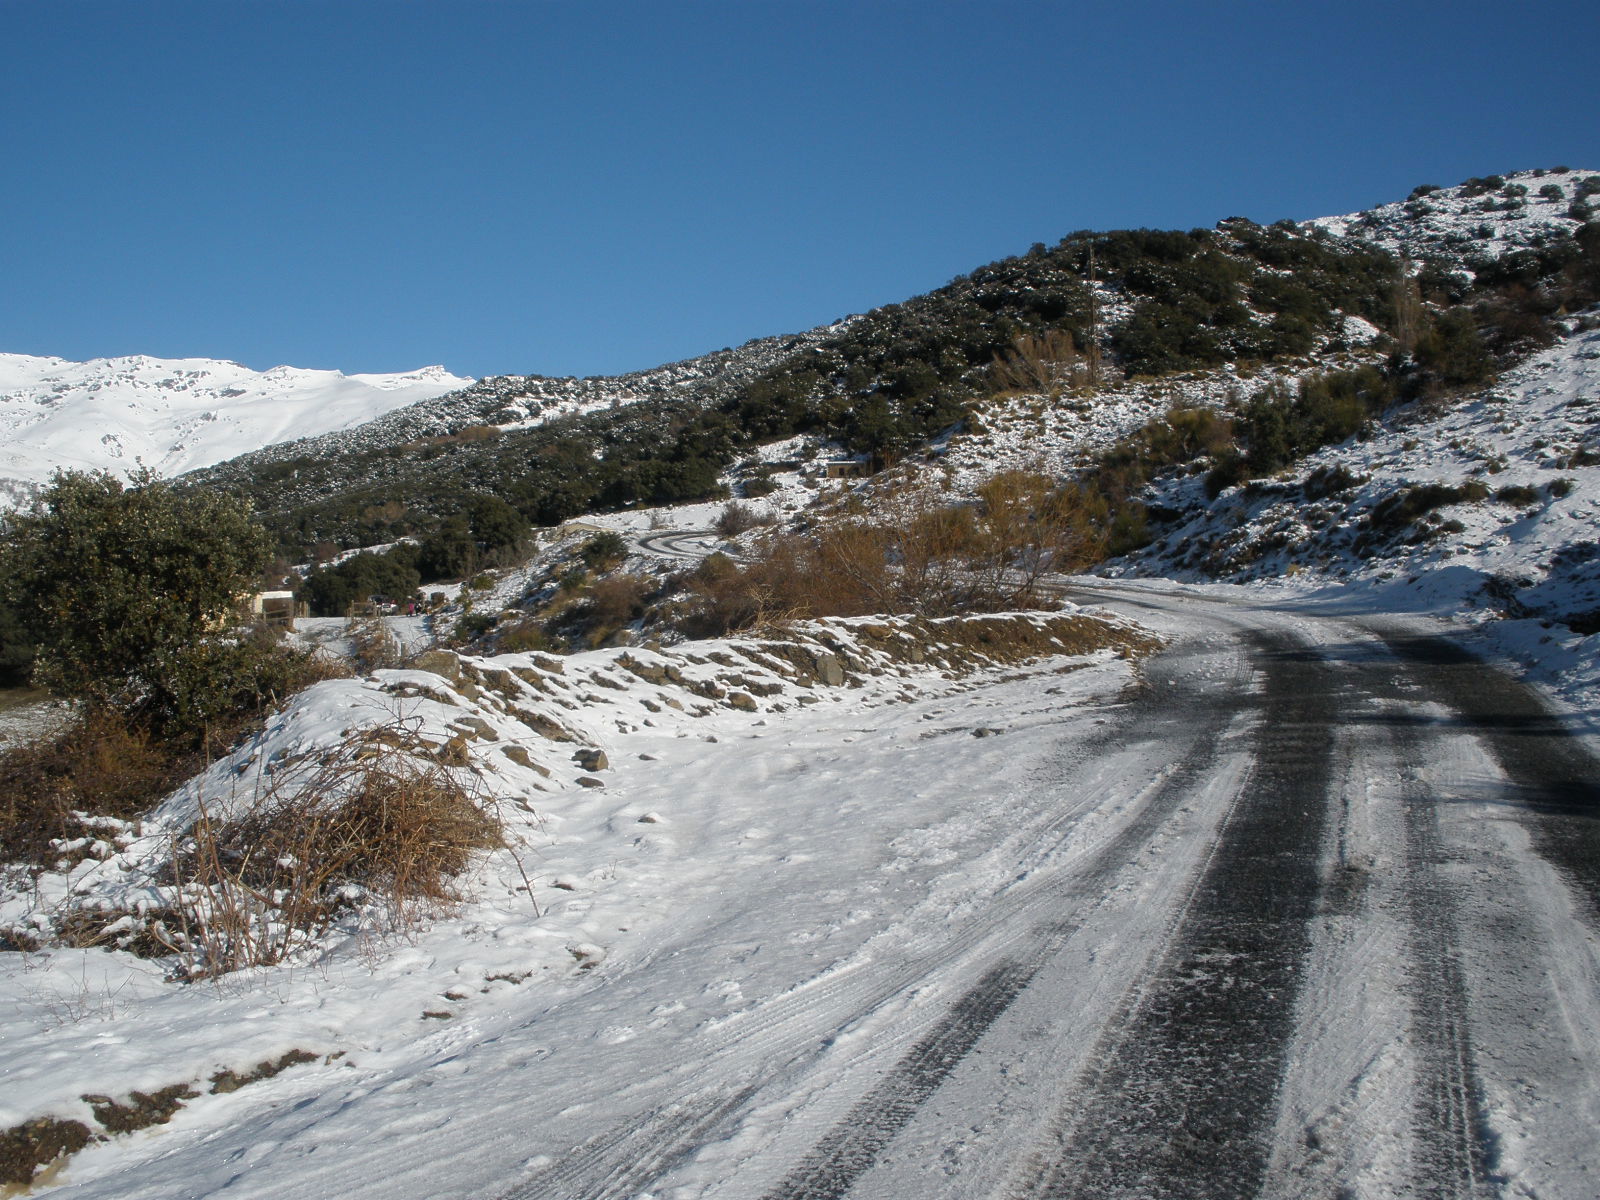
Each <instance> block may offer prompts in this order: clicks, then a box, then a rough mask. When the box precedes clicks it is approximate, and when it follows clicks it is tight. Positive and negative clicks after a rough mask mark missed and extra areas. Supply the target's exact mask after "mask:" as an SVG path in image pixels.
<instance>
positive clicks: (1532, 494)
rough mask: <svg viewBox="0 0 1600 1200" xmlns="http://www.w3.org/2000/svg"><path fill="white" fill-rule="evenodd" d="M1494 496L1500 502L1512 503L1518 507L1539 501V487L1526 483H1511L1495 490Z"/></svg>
mask: <svg viewBox="0 0 1600 1200" xmlns="http://www.w3.org/2000/svg"><path fill="white" fill-rule="evenodd" d="M1494 498H1495V499H1496V500H1498V501H1500V503H1501V504H1514V505H1517V506H1519V507H1521V506H1525V505H1529V504H1537V503H1538V502H1539V489H1538V488H1536V487H1529V486H1528V485H1526V484H1521V483H1511V484H1507V485H1506V486H1505V487H1503V488H1500V489H1499V490H1498V491H1496V492H1495V494H1494Z"/></svg>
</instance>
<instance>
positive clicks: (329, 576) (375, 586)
mask: <svg viewBox="0 0 1600 1200" xmlns="http://www.w3.org/2000/svg"><path fill="white" fill-rule="evenodd" d="M419 555H420V551H419V549H418V547H416V546H414V545H409V544H402V545H399V546H396V547H394V548H393V549H392V550H389V551H387V552H386V553H383V554H354V555H351V556H350V557H349V558H347V559H345V560H344V562H342V563H340V564H338V565H337V566H328V567H319V568H317V569H316V570H314V571H312V572H311V573H310V574H309V575H307V576H306V578H305V581H304V582H303V583H302V584H301V585H300V598H301V599H302V600H304V601H306V603H307V604H309V605H310V606H311V613H312V615H313V616H318V617H343V616H347V615H349V613H350V612H351V610H352V609H353V608H355V607H356V606H357V605H360V604H364V603H366V602H367V601H368V600H370V599H371V598H372V597H374V596H383V597H387V598H388V599H390V600H394V601H402V600H405V599H407V598H409V597H410V596H412V595H413V594H414V593H415V592H416V590H417V588H418V587H420V586H421V584H422V574H421V572H420V571H419V570H418V568H417V560H418V558H419Z"/></svg>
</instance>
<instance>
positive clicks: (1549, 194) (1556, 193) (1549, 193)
mask: <svg viewBox="0 0 1600 1200" xmlns="http://www.w3.org/2000/svg"><path fill="white" fill-rule="evenodd" d="M1539 195H1540V196H1542V197H1544V198H1545V199H1546V200H1562V199H1565V198H1566V193H1565V192H1563V191H1562V190H1561V185H1560V184H1559V183H1547V184H1545V185H1544V186H1543V187H1541V188H1540V189H1539Z"/></svg>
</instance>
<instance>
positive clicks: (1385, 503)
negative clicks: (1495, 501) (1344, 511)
mask: <svg viewBox="0 0 1600 1200" xmlns="http://www.w3.org/2000/svg"><path fill="white" fill-rule="evenodd" d="M1488 495H1489V489H1488V487H1487V486H1486V485H1484V484H1483V483H1480V482H1479V481H1478V480H1476V479H1472V480H1468V481H1467V482H1466V483H1462V484H1458V485H1451V484H1446V483H1424V484H1418V485H1417V486H1415V487H1408V488H1401V489H1400V490H1399V491H1396V492H1394V493H1393V494H1391V495H1389V496H1386V497H1385V498H1384V499H1383V500H1381V501H1380V502H1379V503H1378V504H1377V505H1376V506H1375V507H1374V508H1373V510H1372V515H1371V516H1370V517H1369V520H1370V521H1371V523H1372V527H1373V528H1374V529H1377V530H1380V531H1382V532H1385V533H1398V532H1400V531H1401V530H1403V529H1404V528H1406V526H1408V525H1411V524H1412V523H1414V522H1415V521H1416V520H1417V519H1418V518H1420V517H1422V516H1423V515H1425V514H1427V513H1430V512H1432V511H1433V510H1434V509H1437V508H1443V507H1445V506H1446V505H1448V504H1466V503H1471V502H1475V501H1478V500H1483V499H1486V498H1487V497H1488Z"/></svg>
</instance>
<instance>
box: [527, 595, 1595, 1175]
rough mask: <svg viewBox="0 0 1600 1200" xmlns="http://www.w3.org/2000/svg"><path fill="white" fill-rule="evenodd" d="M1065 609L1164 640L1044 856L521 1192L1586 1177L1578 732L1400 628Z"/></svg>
mask: <svg viewBox="0 0 1600 1200" xmlns="http://www.w3.org/2000/svg"><path fill="white" fill-rule="evenodd" d="M1075 598H1077V599H1092V600H1094V601H1097V602H1106V603H1109V604H1110V605H1111V606H1112V607H1117V608H1120V609H1123V610H1124V611H1128V612H1131V613H1135V614H1137V615H1140V616H1142V617H1143V618H1145V619H1146V620H1148V621H1150V622H1151V623H1152V624H1154V625H1156V626H1157V627H1160V628H1163V629H1164V630H1166V632H1167V633H1168V634H1169V636H1171V637H1172V638H1173V643H1172V645H1171V647H1170V649H1168V650H1167V651H1165V652H1164V653H1162V654H1161V655H1159V656H1157V657H1156V658H1155V659H1154V660H1152V661H1151V662H1150V663H1149V664H1148V666H1147V668H1146V671H1145V676H1144V681H1143V684H1142V686H1141V687H1140V689H1139V691H1138V693H1137V694H1136V695H1134V696H1131V697H1129V698H1128V701H1127V703H1125V704H1124V705H1122V706H1120V707H1119V709H1118V710H1117V711H1116V712H1115V714H1114V716H1113V719H1111V720H1110V721H1109V722H1108V723H1107V724H1106V725H1104V726H1102V727H1100V729H1099V731H1098V732H1097V733H1096V735H1095V736H1093V737H1092V738H1089V739H1087V740H1081V739H1080V740H1076V741H1068V742H1066V743H1064V744H1062V745H1061V746H1060V747H1059V749H1058V751H1057V753H1056V757H1055V759H1054V760H1053V762H1052V763H1051V765H1050V767H1049V769H1048V770H1047V771H1044V772H1042V773H1041V775H1040V777H1039V779H1038V781H1037V786H1038V787H1039V788H1041V789H1053V790H1055V791H1056V792H1057V793H1058V794H1059V796H1060V798H1061V801H1062V803H1061V805H1060V806H1059V811H1060V812H1061V814H1062V816H1061V817H1060V819H1059V820H1051V819H1049V818H1046V819H1043V820H1040V821H1039V822H1038V824H1037V826H1036V827H1035V828H1033V829H1031V830H1029V831H1028V838H1029V845H1028V849H1027V852H1026V853H1025V854H1024V855H1023V856H1022V857H1023V858H1024V859H1027V860H1028V861H1030V862H1032V863H1035V864H1037V866H1036V868H1035V869H1032V870H1029V869H1026V868H1024V869H1022V870H1021V871H1020V872H1019V875H1018V879H1017V883H1016V885H1015V886H1014V887H1011V888H1009V889H1006V890H1004V891H1002V892H1001V893H1000V894H998V895H997V896H995V897H993V898H992V900H991V901H990V902H989V903H987V904H986V905H984V906H982V907H981V908H979V909H977V910H975V911H972V912H968V913H963V914H961V915H960V916H959V918H955V917H953V918H952V919H951V920H950V921H949V922H948V923H947V926H946V928H945V929H943V930H942V931H941V932H940V936H938V937H937V938H931V939H923V940H922V941H920V942H919V943H918V944H917V947H916V953H915V954H914V955H908V956H906V957H905V958H903V959H901V960H900V961H895V962H889V963H884V964H879V965H878V967H877V968H876V969H875V970H874V971H872V972H870V973H867V976H866V977H865V978H864V977H862V975H861V974H859V973H857V974H845V975H843V976H842V977H838V978H817V979H810V980H802V979H797V980H795V981H794V987H793V989H792V990H789V991H787V992H784V993H782V994H779V995H776V996H774V997H773V998H772V999H771V1000H770V1002H768V1003H766V1004H764V1005H758V1006H756V1007H755V1008H754V1009H753V1010H751V1011H749V1012H748V1013H747V1014H746V1015H745V1016H744V1017H743V1019H741V1020H740V1021H737V1022H730V1023H729V1026H728V1027H725V1028H723V1029H722V1030H720V1031H719V1034H718V1035H717V1036H714V1037H708V1038H703V1039H699V1040H698V1044H697V1045H696V1046H695V1047H694V1050H693V1053H692V1066H690V1067H687V1068H686V1067H685V1064H684V1063H682V1062H679V1063H676V1064H674V1065H673V1066H672V1067H671V1068H670V1069H664V1070H661V1071H660V1072H659V1079H658V1083H657V1086H654V1087H650V1086H643V1087H641V1088H640V1090H639V1095H640V1096H641V1098H642V1097H648V1096H654V1097H655V1100H656V1102H655V1103H653V1104H646V1105H644V1106H643V1107H642V1108H641V1109H640V1111H637V1112H635V1113H633V1114H632V1115H631V1116H630V1117H629V1119H627V1120H625V1121H623V1122H620V1123H619V1124H618V1125H617V1126H616V1127H614V1128H612V1129H609V1130H607V1131H605V1132H602V1133H600V1134H597V1135H594V1136H592V1137H591V1138H590V1139H588V1140H587V1141H586V1142H585V1143H584V1144H582V1145H580V1146H577V1147H574V1148H573V1149H572V1151H571V1152H570V1153H566V1154H563V1155H559V1156H556V1157H555V1158H554V1159H553V1161H552V1162H551V1163H550V1164H549V1165H548V1167H546V1168H545V1169H542V1170H540V1171H537V1172H535V1173H534V1174H533V1175H532V1176H531V1177H530V1178H528V1179H526V1180H523V1181H521V1182H519V1183H518V1184H517V1185H516V1186H514V1187H511V1188H509V1189H507V1190H506V1192H505V1193H504V1195H505V1196H506V1197H507V1200H509V1198H511V1197H519V1198H522V1197H526V1198H534V1197H540V1198H544V1197H558V1196H561V1197H567V1196H570V1197H593V1198H599V1197H618V1198H621V1197H629V1196H690V1195H693V1196H702V1195H703V1196H726V1197H757V1196H759V1197H764V1198H767V1200H801V1198H806V1200H824V1198H834V1197H847V1196H848V1197H853V1198H861V1200H866V1198H869V1197H873V1198H885V1200H886V1198H890V1197H898V1198H907V1197H916V1198H917V1200H926V1198H929V1197H934V1196H939V1197H946V1196H948V1197H978V1196H984V1197H993V1198H995V1200H1023V1198H1033V1197H1081V1198H1084V1200H1088V1198H1106V1197H1129V1198H1133V1197H1141V1198H1142V1197H1151V1198H1154V1197H1173V1198H1177V1197H1185V1198H1193V1197H1215V1198H1221V1197H1314V1196H1315V1197H1335V1196H1339V1197H1343V1196H1348V1197H1357V1196H1430V1197H1455V1198H1459V1200H1466V1198H1468V1197H1493V1196H1521V1195H1530V1196H1532V1195H1537V1196H1549V1197H1555V1196H1571V1197H1574V1200H1576V1198H1577V1197H1580V1196H1595V1195H1600V1156H1596V1155H1594V1154H1593V1150H1592V1146H1593V1139H1594V1129H1595V1128H1597V1122H1600V1038H1597V1036H1596V1033H1595V1031H1596V1029H1597V1028H1600V1021H1597V1018H1600V972H1597V963H1596V951H1595V932H1596V923H1595V912H1596V898H1597V896H1600V868H1597V864H1600V846H1597V827H1600V821H1597V820H1596V817H1597V815H1600V787H1597V779H1600V775H1597V772H1596V768H1595V764H1594V761H1593V760H1592V759H1591V758H1590V757H1589V756H1588V755H1587V754H1586V753H1585V751H1584V750H1583V749H1582V747H1581V746H1579V745H1578V743H1577V742H1576V741H1575V740H1574V739H1572V738H1570V737H1568V736H1567V734H1566V731H1565V730H1564V729H1563V728H1562V727H1561V725H1560V724H1559V723H1558V722H1557V721H1556V720H1554V719H1553V718H1552V717H1550V716H1549V714H1548V713H1546V712H1545V710H1544V708H1543V706H1542V705H1541V704H1540V702H1539V701H1538V700H1537V698H1535V697H1534V696H1533V695H1532V694H1531V693H1529V692H1528V691H1527V690H1525V689H1524V688H1522V687H1521V686H1520V685H1518V684H1515V683H1513V682H1512V681H1510V680H1509V679H1507V678H1506V677H1504V676H1503V675H1500V674H1499V673H1497V672H1495V671H1492V670H1490V669H1488V668H1486V667H1484V666H1482V665H1480V664H1478V663H1477V662H1476V661H1475V660H1473V659H1471V658H1470V657H1468V656H1466V655H1464V654H1462V653H1461V652H1460V651H1458V650H1456V649H1455V648H1454V647H1453V646H1452V645H1451V644H1450V643H1448V642H1445V641H1442V640H1439V639H1436V638H1431V637H1427V636H1422V635H1418V634H1415V633H1413V632H1407V631H1405V630H1403V629H1399V628H1397V627H1390V626H1386V625H1385V624H1383V623H1382V622H1381V621H1377V620H1369V621H1366V622H1358V621H1354V620H1333V619H1327V618H1312V617H1308V616H1304V615H1301V616H1294V615H1286V614H1278V613H1273V612H1270V611H1268V610H1265V609H1261V608H1256V607H1250V606H1242V605H1229V604H1224V603H1218V602H1214V601H1208V600H1201V599H1198V598H1192V597H1191V598H1183V597H1174V596H1173V595H1171V594H1170V593H1168V594H1161V593H1156V592H1141V591H1138V590H1136V589H1128V588H1118V587H1116V586H1114V585H1104V586H1098V587H1096V588H1094V590H1093V594H1092V595H1091V594H1090V593H1089V592H1087V591H1083V592H1079V593H1078V594H1077V595H1076V596H1075ZM1087 812H1094V813H1097V814H1101V815H1102V816H1103V815H1104V814H1106V813H1115V814H1117V815H1116V819H1115V820H1106V821H1104V823H1103V826H1102V829H1101V831H1100V835H1099V836H1098V837H1097V838H1095V839H1094V840H1093V841H1092V842H1091V843H1090V844H1088V845H1087V846H1086V845H1084V842H1083V837H1082V829H1081V828H1080V827H1079V826H1080V823H1081V818H1082V816H1083V814H1085V813H1087ZM1069 834H1070V835H1072V836H1073V837H1074V838H1075V839H1076V840H1075V842H1074V844H1075V845H1076V846H1078V847H1079V848H1078V849H1077V850H1076V851H1075V852H1074V853H1072V854H1070V855H1067V856H1064V857H1061V858H1057V857H1053V856H1052V855H1051V853H1050V845H1051V843H1052V840H1058V839H1065V838H1066V837H1067V836H1068V835H1069ZM796 902H797V904H799V905H800V906H801V907H806V903H805V901H804V900H802V899H800V898H798V897H797V900H796ZM909 995H915V996H917V1003H915V1004H914V1005H907V1004H905V1003H904V998H905V997H907V996H909ZM857 1028H869V1029H871V1030H872V1031H873V1033H872V1036H871V1037H870V1038H867V1039H863V1043H864V1044H860V1045H856V1046H854V1047H852V1048H851V1050H850V1051H849V1052H843V1053H842V1052H840V1050H839V1047H838V1042H839V1040H840V1039H841V1035H842V1033H843V1032H844V1031H848V1030H852V1029H857ZM652 1069H654V1066H652V1065H642V1066H641V1070H642V1071H643V1072H644V1074H645V1075H647V1076H648V1075H649V1074H650V1072H651V1070H652ZM669 1080H671V1081H674V1082H673V1083H671V1084H670V1085H669V1084H668V1081H669Z"/></svg>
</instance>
